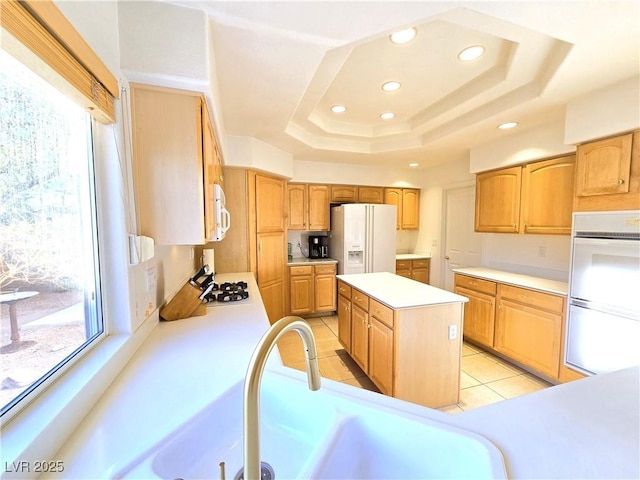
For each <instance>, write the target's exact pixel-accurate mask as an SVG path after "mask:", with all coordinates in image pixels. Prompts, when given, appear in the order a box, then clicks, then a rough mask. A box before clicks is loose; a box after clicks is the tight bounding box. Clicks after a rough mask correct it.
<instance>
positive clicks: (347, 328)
mask: <svg viewBox="0 0 640 480" xmlns="http://www.w3.org/2000/svg"><path fill="white" fill-rule="evenodd" d="M338 340H339V341H340V343H341V344H342V346H343V347H344V349H345V350H346V351H347V353H349V354H350V353H351V302H350V301H349V300H348V299H346V298H345V297H343V296H342V295H338Z"/></svg>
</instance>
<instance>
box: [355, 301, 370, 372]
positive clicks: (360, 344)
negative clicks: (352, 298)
mask: <svg viewBox="0 0 640 480" xmlns="http://www.w3.org/2000/svg"><path fill="white" fill-rule="evenodd" d="M351 357H352V358H353V359H354V360H355V361H356V363H357V364H358V366H359V367H360V368H361V369H362V371H363V372H365V373H366V372H368V371H369V314H368V313H367V312H366V311H365V310H363V309H362V308H360V307H358V306H357V305H355V304H353V303H352V304H351Z"/></svg>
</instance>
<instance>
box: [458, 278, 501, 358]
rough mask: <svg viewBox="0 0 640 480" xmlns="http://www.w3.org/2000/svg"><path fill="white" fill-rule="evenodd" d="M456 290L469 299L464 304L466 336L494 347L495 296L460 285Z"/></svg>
mask: <svg viewBox="0 0 640 480" xmlns="http://www.w3.org/2000/svg"><path fill="white" fill-rule="evenodd" d="M454 291H455V293H457V294H458V295H462V296H464V297H467V298H468V299H469V301H468V302H467V303H465V304H464V337H465V338H467V339H469V340H472V341H474V342H477V343H480V344H482V345H485V346H487V347H490V348H493V333H494V325H495V321H494V319H495V311H496V307H495V300H496V299H495V297H494V296H492V295H486V294H484V293H480V292H474V291H473V290H468V289H466V288H463V287H458V286H456V287H455V289H454Z"/></svg>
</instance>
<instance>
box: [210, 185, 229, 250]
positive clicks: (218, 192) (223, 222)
mask: <svg viewBox="0 0 640 480" xmlns="http://www.w3.org/2000/svg"><path fill="white" fill-rule="evenodd" d="M225 203H226V198H225V196H224V192H223V191H222V187H221V186H220V185H218V184H217V183H216V184H214V185H213V212H214V213H213V214H214V222H215V225H214V228H213V231H212V232H211V238H209V241H210V242H219V241H220V240H222V239H223V238H224V236H225V235H226V234H227V231H228V230H229V228H230V227H231V215H230V214H229V210H227V208H226V206H225Z"/></svg>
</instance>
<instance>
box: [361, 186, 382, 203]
mask: <svg viewBox="0 0 640 480" xmlns="http://www.w3.org/2000/svg"><path fill="white" fill-rule="evenodd" d="M358 202H359V203H384V187H363V186H359V187H358Z"/></svg>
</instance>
